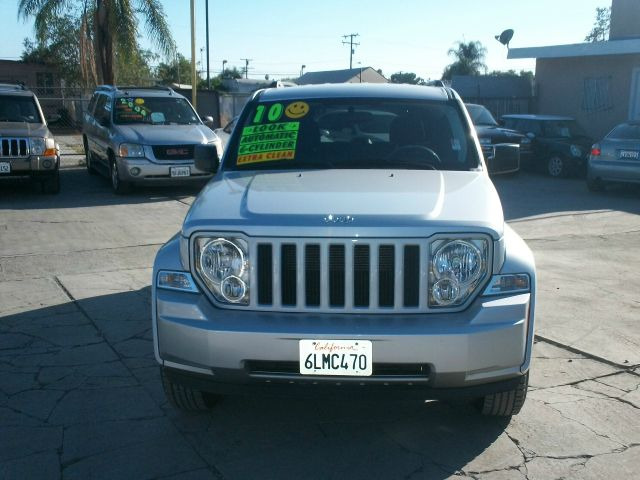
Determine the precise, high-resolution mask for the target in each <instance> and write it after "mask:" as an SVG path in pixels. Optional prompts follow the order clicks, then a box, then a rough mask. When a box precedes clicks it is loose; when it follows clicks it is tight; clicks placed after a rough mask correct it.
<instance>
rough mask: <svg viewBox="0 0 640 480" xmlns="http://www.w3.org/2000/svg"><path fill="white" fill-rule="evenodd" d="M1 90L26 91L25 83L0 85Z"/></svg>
mask: <svg viewBox="0 0 640 480" xmlns="http://www.w3.org/2000/svg"><path fill="white" fill-rule="evenodd" d="M0 90H26V87H25V86H24V83H0Z"/></svg>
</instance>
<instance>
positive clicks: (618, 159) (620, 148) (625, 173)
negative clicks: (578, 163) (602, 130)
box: [587, 122, 640, 191]
mask: <svg viewBox="0 0 640 480" xmlns="http://www.w3.org/2000/svg"><path fill="white" fill-rule="evenodd" d="M610 182H616V183H640V122H628V123H621V124H620V125H617V126H616V127H615V128H614V129H613V130H611V132H609V133H608V134H607V136H605V137H604V138H603V139H602V140H600V141H599V142H598V143H596V144H595V145H593V147H592V148H591V155H590V156H589V165H588V167H587V186H588V187H589V190H592V191H597V190H602V189H604V187H605V185H606V183H610Z"/></svg>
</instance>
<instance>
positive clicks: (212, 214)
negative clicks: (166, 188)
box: [152, 84, 536, 416]
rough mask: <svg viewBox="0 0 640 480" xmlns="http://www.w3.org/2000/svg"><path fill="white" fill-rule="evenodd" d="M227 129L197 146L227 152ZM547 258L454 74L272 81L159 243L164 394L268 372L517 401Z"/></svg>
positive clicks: (238, 389) (499, 406)
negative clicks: (529, 234) (514, 215)
mask: <svg viewBox="0 0 640 480" xmlns="http://www.w3.org/2000/svg"><path fill="white" fill-rule="evenodd" d="M217 164H218V159H217V157H216V155H215V149H212V148H207V147H202V148H199V149H197V158H196V165H199V168H201V169H202V170H208V171H214V170H216V168H217V166H218V165H217ZM535 288H536V271H535V266H534V260H533V256H532V253H531V251H530V250H529V248H528V247H527V245H526V244H525V243H524V241H523V240H522V239H521V238H520V237H519V236H518V235H517V234H516V233H515V232H514V231H513V230H512V229H511V228H510V227H509V226H508V225H506V224H505V221H504V218H503V214H502V206H501V204H500V199H499V197H498V194H497V192H496V190H495V188H494V186H493V183H492V182H491V180H490V179H489V176H488V174H487V169H486V165H485V163H484V161H483V157H482V153H481V150H480V144H479V142H478V138H477V135H476V132H475V129H474V128H473V125H472V123H471V121H470V119H469V116H468V114H467V112H466V110H465V108H464V105H463V104H462V102H461V100H460V97H459V96H458V95H457V94H456V93H455V92H454V91H453V90H451V89H448V88H443V87H422V86H406V85H360V84H347V85H323V86H308V87H307V86H305V87H300V88H288V89H269V90H264V91H260V92H258V93H257V94H255V95H254V96H253V98H252V99H251V100H250V101H249V103H248V104H247V105H246V106H245V108H244V110H243V112H242V114H241V116H240V118H239V120H238V124H237V127H236V128H235V129H234V131H233V134H232V135H231V138H230V140H229V143H228V145H227V148H226V149H225V154H224V158H223V160H222V164H221V168H220V170H219V171H218V173H217V175H216V176H215V177H214V179H213V180H212V181H210V182H209V184H208V185H207V186H206V187H205V188H204V189H203V190H202V191H201V192H200V195H199V196H198V198H197V199H196V200H195V201H194V202H193V206H192V207H191V209H190V210H189V213H188V214H187V216H186V218H185V220H184V223H183V225H182V230H181V231H180V232H179V233H178V234H177V235H176V236H175V237H174V238H172V239H171V240H170V241H169V242H168V243H167V244H165V245H164V246H163V247H162V248H161V249H160V251H159V252H158V254H157V257H156V260H155V264H154V269H153V288H152V312H153V319H152V323H153V334H154V344H155V355H156V359H157V361H158V362H159V363H160V365H161V370H162V378H163V383H164V388H165V392H166V395H167V396H168V398H169V399H170V400H171V401H172V402H173V403H174V404H175V405H177V406H178V407H181V408H185V409H200V408H206V407H208V406H209V405H211V404H212V402H213V401H214V400H215V399H216V397H217V396H219V395H224V394H229V393H243V392H244V393H247V392H255V391H262V392H267V393H274V392H280V391H283V392H286V394H287V395H289V394H292V393H302V394H307V395H314V396H315V395H322V394H323V393H325V392H331V393H332V394H335V393H336V392H342V393H344V394H346V395H348V396H349V397H352V396H354V395H357V394H362V395H364V396H367V397H368V396H372V395H375V394H381V395H385V394H386V395H398V396H399V397H400V398H417V399H421V400H424V399H428V398H443V397H451V396H464V397H472V398H475V399H477V400H478V402H477V403H478V404H479V405H480V408H481V411H482V412H483V413H484V414H487V415H501V416H502V415H506V416H508V415H513V414H516V413H518V411H519V410H520V408H521V407H522V404H523V403H524V400H525V396H526V392H527V382H528V375H529V374H528V372H529V365H530V360H531V349H532V343H533V329H534V310H535Z"/></svg>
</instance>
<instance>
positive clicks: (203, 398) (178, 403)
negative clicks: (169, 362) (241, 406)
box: [160, 367, 219, 412]
mask: <svg viewBox="0 0 640 480" xmlns="http://www.w3.org/2000/svg"><path fill="white" fill-rule="evenodd" d="M160 375H161V376H162V387H163V388H164V393H165V395H166V397H167V399H168V400H169V402H171V404H172V405H173V406H174V407H176V408H178V409H180V410H185V411H188V412H204V411H207V410H210V409H211V408H212V407H213V406H214V405H215V404H216V403H217V401H218V400H219V397H218V396H216V395H213V394H211V393H207V392H202V391H200V390H195V389H193V388H189V387H185V386H184V385H180V384H178V383H175V382H173V381H171V379H170V378H169V376H168V375H167V373H166V372H165V370H164V368H162V367H160Z"/></svg>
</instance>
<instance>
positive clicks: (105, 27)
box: [18, 0, 175, 84]
mask: <svg viewBox="0 0 640 480" xmlns="http://www.w3.org/2000/svg"><path fill="white" fill-rule="evenodd" d="M72 6H76V7H78V10H76V11H77V12H80V13H79V15H80V16H81V17H82V24H83V25H84V28H83V29H82V31H83V33H84V34H86V38H84V39H80V42H81V45H82V43H83V42H84V43H85V44H86V43H88V41H91V39H92V40H93V47H94V48H93V55H91V54H89V53H87V54H85V55H84V58H87V59H89V60H91V59H93V60H94V63H95V71H96V73H97V78H98V81H99V82H100V83H106V84H114V83H115V71H114V57H115V55H116V54H117V55H122V56H124V57H125V58H128V57H130V56H131V55H132V53H133V52H136V51H137V50H138V33H139V32H138V16H140V17H142V19H143V20H144V22H145V27H146V33H147V35H148V36H149V38H150V39H151V40H152V42H153V43H154V44H155V45H156V46H157V47H158V48H159V49H160V50H161V51H162V53H164V54H166V55H169V54H171V53H172V52H174V51H175V43H174V41H173V37H172V36H171V32H170V31H169V26H168V25H167V22H166V19H165V14H164V10H163V8H162V5H161V3H160V1H159V0H19V3H18V12H19V15H20V16H21V17H22V18H27V17H30V16H33V17H34V19H35V22H34V25H35V30H36V35H37V36H38V38H44V37H45V34H46V30H47V28H48V27H49V25H48V20H49V19H50V18H51V17H53V16H57V15H61V14H62V13H63V12H64V11H66V10H67V9H68V8H70V7H72ZM91 19H93V22H91ZM84 69H86V65H85V66H83V70H84Z"/></svg>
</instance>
